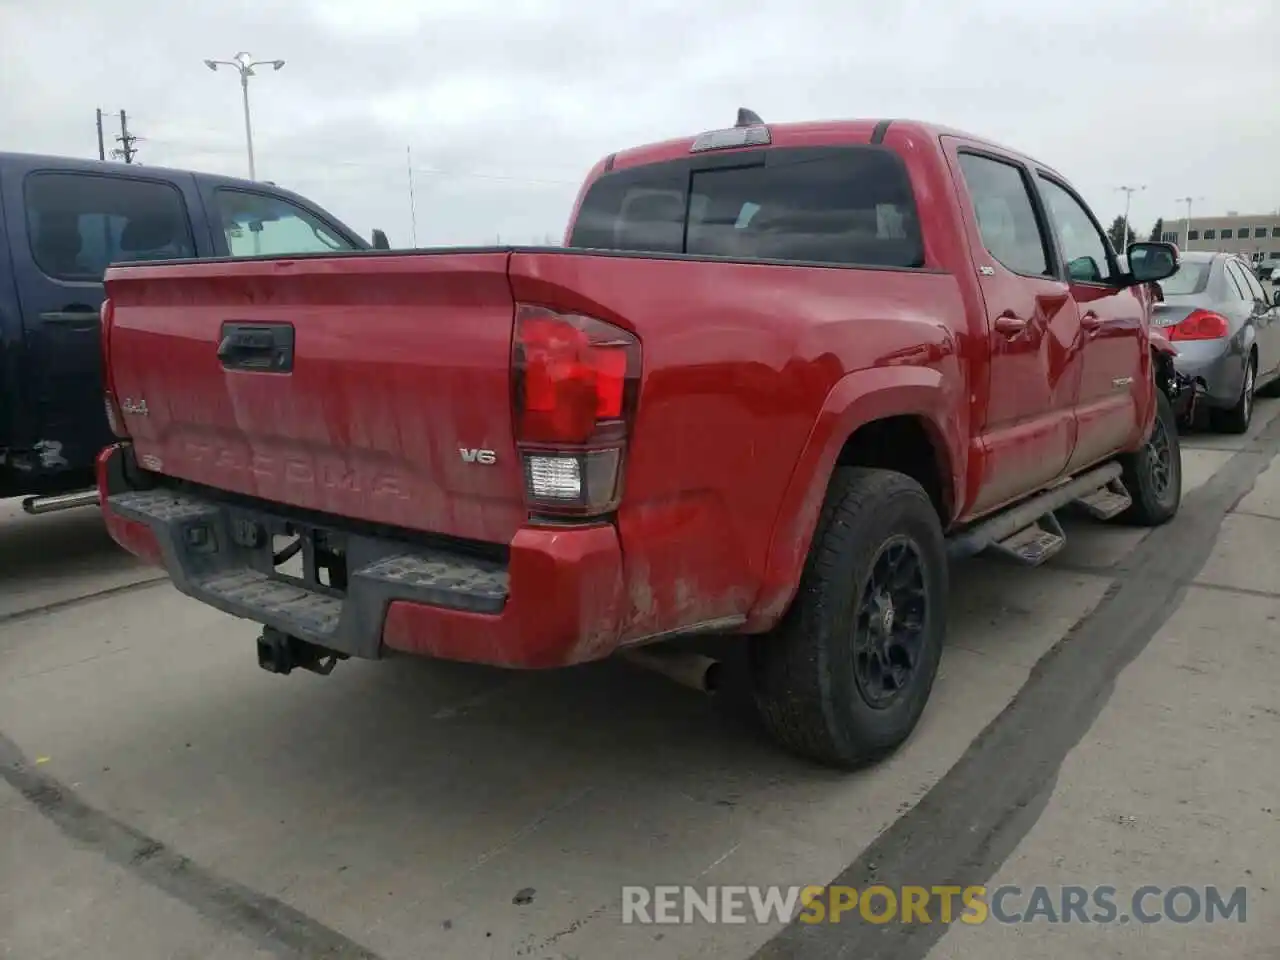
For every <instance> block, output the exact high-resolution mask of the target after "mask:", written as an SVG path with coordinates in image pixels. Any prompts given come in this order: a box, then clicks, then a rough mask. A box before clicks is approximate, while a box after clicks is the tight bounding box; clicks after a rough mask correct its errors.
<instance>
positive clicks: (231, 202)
mask: <svg viewBox="0 0 1280 960" xmlns="http://www.w3.org/2000/svg"><path fill="white" fill-rule="evenodd" d="M214 197H215V198H216V202H217V207H218V221H219V224H220V225H221V227H222V233H223V236H225V237H226V240H227V252H228V253H230V254H231V256H233V257H256V256H278V255H282V254H294V253H333V252H334V251H339V250H358V249H360V248H359V247H357V246H356V245H355V244H354V243H352V242H351V241H350V240H348V239H347V238H346V237H344V236H342V234H340V233H338V232H337V230H335V229H334V228H333V227H331V226H330V225H329V224H327V223H325V222H324V221H323V220H321V219H320V218H319V217H317V216H315V215H314V214H312V213H310V212H308V211H307V210H304V209H303V208H302V207H300V206H298V205H297V204H295V203H290V202H289V201H288V200H285V199H284V198H283V197H275V196H271V195H269V194H265V193H250V192H249V191H246V190H232V189H229V188H225V187H220V188H219V189H217V190H215V191H214Z"/></svg>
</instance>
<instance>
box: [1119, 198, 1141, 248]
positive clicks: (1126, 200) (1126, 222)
mask: <svg viewBox="0 0 1280 960" xmlns="http://www.w3.org/2000/svg"><path fill="white" fill-rule="evenodd" d="M1116 189H1117V190H1123V191H1124V243H1123V244H1121V246H1123V247H1124V249H1125V250H1128V249H1129V238H1130V237H1131V236H1133V231H1132V230H1130V229H1129V204H1130V203H1131V202H1132V200H1133V195H1134V194H1135V193H1141V192H1142V191H1143V190H1145V189H1147V188H1146V186H1145V185H1143V186H1138V187H1129V186H1120V187H1116ZM1120 252H1121V253H1123V252H1124V250H1121V251H1120Z"/></svg>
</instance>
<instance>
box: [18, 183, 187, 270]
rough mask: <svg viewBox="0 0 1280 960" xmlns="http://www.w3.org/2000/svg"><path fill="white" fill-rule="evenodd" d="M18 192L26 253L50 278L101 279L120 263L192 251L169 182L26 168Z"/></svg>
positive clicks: (184, 216) (180, 256)
mask: <svg viewBox="0 0 1280 960" xmlns="http://www.w3.org/2000/svg"><path fill="white" fill-rule="evenodd" d="M23 191H24V199H25V202H26V209H27V236H28V239H29V241H30V243H31V256H32V259H34V260H35V263H36V266H37V267H39V268H40V270H41V271H42V272H43V273H44V274H45V275H46V276H48V277H51V278H52V279H55V280H64V281H71V282H90V283H100V282H101V281H102V274H103V272H104V271H105V270H106V269H107V266H108V265H109V264H112V263H116V262H118V261H124V260H178V259H184V258H190V257H194V256H195V255H196V251H195V243H194V241H193V240H192V236H191V223H190V221H189V220H188V218H187V210H186V205H185V204H184V202H183V199H182V194H181V193H180V192H179V191H178V189H177V188H176V187H174V186H173V185H172V184H168V183H160V182H158V181H155V180H137V179H133V178H129V177H114V176H109V175H108V176H104V175H101V174H86V173H65V172H64V173H32V174H30V175H29V176H28V177H27V178H26V181H25V182H24V184H23Z"/></svg>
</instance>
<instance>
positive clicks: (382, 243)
mask: <svg viewBox="0 0 1280 960" xmlns="http://www.w3.org/2000/svg"><path fill="white" fill-rule="evenodd" d="M373 249H375V250H390V249H391V241H390V240H388V239H387V235H386V233H385V232H384V231H382V230H374V231H373Z"/></svg>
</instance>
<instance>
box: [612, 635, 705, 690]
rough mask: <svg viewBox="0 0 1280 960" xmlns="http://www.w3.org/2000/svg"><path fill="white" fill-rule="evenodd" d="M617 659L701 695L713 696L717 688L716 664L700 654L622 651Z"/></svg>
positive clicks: (662, 649)
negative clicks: (659, 675)
mask: <svg viewBox="0 0 1280 960" xmlns="http://www.w3.org/2000/svg"><path fill="white" fill-rule="evenodd" d="M618 656H619V657H621V658H622V659H623V660H626V661H627V662H628V663H631V664H634V665H635V666H637V667H643V668H644V669H645V670H651V671H653V672H654V673H660V674H662V675H663V676H664V677H666V678H667V679H668V680H674V681H675V682H676V683H678V684H680V685H681V686H682V687H689V688H690V689H692V690H697V691H699V692H701V693H707V694H712V693H715V692H716V691H717V690H718V689H719V686H720V661H719V660H713V659H712V658H711V657H704V656H703V655H702V654H700V653H691V652H689V651H687V650H675V649H672V648H669V647H659V646H652V647H640V648H637V649H635V650H624V651H622V652H621V653H619V654H618Z"/></svg>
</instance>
